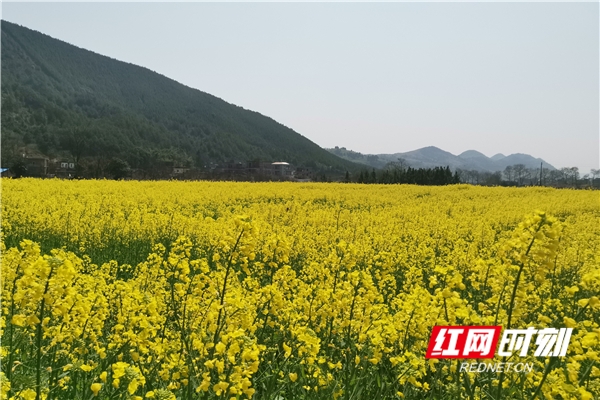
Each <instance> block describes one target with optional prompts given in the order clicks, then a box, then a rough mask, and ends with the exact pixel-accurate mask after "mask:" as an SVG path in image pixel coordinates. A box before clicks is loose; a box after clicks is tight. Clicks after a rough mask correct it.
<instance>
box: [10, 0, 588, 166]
mask: <svg viewBox="0 0 600 400" xmlns="http://www.w3.org/2000/svg"><path fill="white" fill-rule="evenodd" d="M2 18H3V19H6V20H8V21H11V22H15V23H18V24H21V25H24V26H26V27H29V28H32V29H35V30H38V31H40V32H43V33H46V34H48V35H50V36H53V37H55V38H58V39H61V40H64V41H66V42H69V43H71V44H74V45H76V46H79V47H83V48H86V49H89V50H92V51H95V52H97V53H100V54H103V55H107V56H110V57H113V58H116V59H118V60H122V61H127V62H130V63H134V64H138V65H141V66H144V67H147V68H149V69H151V70H153V71H156V72H159V73H161V74H163V75H166V76H168V77H170V78H173V79H175V80H177V81H179V82H181V83H183V84H185V85H188V86H191V87H193V88H197V89H200V90H202V91H205V92H208V93H211V94H213V95H215V96H217V97H220V98H222V99H224V100H226V101H228V102H230V103H234V104H237V105H240V106H242V107H244V108H247V109H251V110H255V111H258V112H260V113H262V114H264V115H267V116H269V117H271V118H273V119H275V120H277V121H279V122H281V123H282V124H284V125H286V126H289V127H290V128H292V129H294V130H295V131H297V132H299V133H300V134H302V135H304V136H306V137H308V138H309V139H311V140H312V141H314V142H316V143H317V144H319V145H320V146H323V147H333V146H336V145H337V146H340V147H341V146H344V147H346V148H348V149H352V150H355V151H360V152H363V153H396V152H404V151H409V150H414V149H417V148H419V147H424V146H437V147H440V148H442V149H444V150H447V151H450V152H452V153H454V154H459V153H461V152H462V151H465V150H468V149H475V150H479V151H481V152H482V153H484V154H486V155H488V156H492V155H494V154H496V153H503V154H505V155H508V154H511V153H529V154H531V155H533V156H535V157H541V158H543V159H545V160H546V161H548V162H549V163H551V164H553V165H554V166H555V167H559V168H560V167H564V166H578V167H579V168H580V169H581V170H582V171H588V170H589V169H590V168H598V167H599V151H600V150H599V148H600V139H599V119H600V115H599V74H600V70H599V46H600V45H599V40H598V38H599V34H600V30H599V5H598V3H597V2H594V3H378V4H365V3H317V4H315V3H250V4H249V3H6V2H4V3H3V4H2Z"/></svg>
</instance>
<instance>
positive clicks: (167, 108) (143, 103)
mask: <svg viewBox="0 0 600 400" xmlns="http://www.w3.org/2000/svg"><path fill="white" fill-rule="evenodd" d="M23 148H27V149H30V150H31V151H38V152H40V153H42V154H44V155H47V156H50V157H67V156H69V157H71V158H74V157H80V158H82V159H92V160H93V159H95V158H102V157H104V158H105V157H119V158H121V159H123V160H126V161H127V162H128V163H129V164H130V165H131V167H133V168H142V169H143V168H146V167H148V166H150V165H152V164H153V163H156V162H158V161H168V160H171V161H175V162H178V163H184V164H187V165H188V166H196V167H200V168H202V167H204V166H205V165H208V164H209V163H219V162H224V161H231V160H234V161H242V162H243V161H249V160H257V159H260V160H264V161H287V162H290V163H292V164H294V165H297V166H306V167H312V168H315V169H318V170H327V169H328V170H332V171H333V170H337V171H345V170H350V171H356V170H357V166H356V165H355V164H354V163H351V162H349V161H347V160H343V159H341V158H339V157H337V156H335V155H333V154H331V153H329V152H327V151H326V150H324V149H321V148H320V147H319V146H317V145H316V144H315V143H313V142H311V141H310V140H308V139H307V138H305V137H303V136H302V135H300V134H298V133H297V132H295V131H293V130H292V129H290V128H287V127H285V126H283V125H281V124H280V123H278V122H276V121H274V120H273V119H271V118H269V117H266V116H264V115H261V114H259V113H257V112H253V111H249V110H245V109H243V108H241V107H238V106H235V105H233V104H230V103H227V102H225V101H223V100H221V99H219V98H217V97H214V96H211V95H210V94H207V93H204V92H201V91H199V90H196V89H192V88H189V87H187V86H185V85H182V84H180V83H178V82H176V81H174V80H172V79H169V78H167V77H165V76H162V75H160V74H157V73H155V72H152V71H150V70H148V69H146V68H143V67H139V66H136V65H132V64H128V63H125V62H121V61H117V60H114V59H111V58H109V57H105V56H102V55H99V54H96V53H93V52H91V51H88V50H84V49H80V48H78V47H75V46H72V45H70V44H68V43H65V42H62V41H60V40H56V39H53V38H51V37H49V36H47V35H44V34H41V33H39V32H36V31H33V30H30V29H27V28H24V27H21V26H18V25H15V24H13V23H10V22H6V21H2V156H3V161H2V164H3V166H5V165H7V163H10V162H12V161H13V160H14V159H16V158H18V157H19V154H20V153H21V152H22V151H23Z"/></svg>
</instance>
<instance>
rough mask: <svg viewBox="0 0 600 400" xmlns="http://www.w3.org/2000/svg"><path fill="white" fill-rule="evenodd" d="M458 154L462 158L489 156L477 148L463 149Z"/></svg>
mask: <svg viewBox="0 0 600 400" xmlns="http://www.w3.org/2000/svg"><path fill="white" fill-rule="evenodd" d="M458 156H459V157H460V158H464V159H469V158H485V159H487V158H488V157H487V156H486V155H485V154H483V153H480V152H478V151H477V150H467V151H463V152H462V153H460V154H459V155H458Z"/></svg>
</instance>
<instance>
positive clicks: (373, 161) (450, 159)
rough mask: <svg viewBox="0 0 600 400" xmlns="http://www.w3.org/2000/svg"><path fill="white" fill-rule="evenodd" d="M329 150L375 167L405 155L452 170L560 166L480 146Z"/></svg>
mask: <svg viewBox="0 0 600 400" xmlns="http://www.w3.org/2000/svg"><path fill="white" fill-rule="evenodd" d="M327 150H329V151H330V152H331V153H333V154H335V155H337V156H339V157H342V158H345V159H347V160H350V161H354V162H359V163H361V164H364V165H368V166H370V167H373V168H383V167H385V165H386V164H387V163H389V162H397V161H398V160H399V159H401V160H403V161H404V162H405V163H406V164H407V166H411V167H413V168H433V167H445V166H449V167H450V169H452V170H457V169H461V170H476V171H481V172H496V171H503V170H504V169H505V168H506V167H508V166H509V165H515V164H523V165H525V167H527V168H532V169H535V168H539V167H540V164H541V165H542V166H543V168H545V169H548V170H554V169H556V168H554V166H552V165H550V164H549V163H547V162H546V161H544V160H542V159H541V158H535V157H533V156H531V155H529V154H521V153H516V154H511V155H509V156H505V155H503V154H496V155H494V156H492V157H487V156H486V155H485V154H482V153H480V152H478V151H476V150H467V151H464V152H462V153H461V154H459V155H454V154H452V153H449V152H447V151H444V150H442V149H440V148H438V147H435V146H428V147H423V148H420V149H417V150H412V151H408V152H405V153H394V154H361V153H358V152H355V151H352V150H347V149H345V148H344V147H341V148H340V147H336V148H333V149H327Z"/></svg>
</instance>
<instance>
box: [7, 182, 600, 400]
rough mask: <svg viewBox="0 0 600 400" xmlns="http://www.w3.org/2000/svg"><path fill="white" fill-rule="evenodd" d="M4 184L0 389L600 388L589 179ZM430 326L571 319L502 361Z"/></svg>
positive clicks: (205, 393) (48, 394) (435, 392)
mask: <svg viewBox="0 0 600 400" xmlns="http://www.w3.org/2000/svg"><path fill="white" fill-rule="evenodd" d="M2 186H3V188H2V292H1V294H2V316H1V320H0V328H1V329H2V332H1V335H2V336H1V338H2V344H1V346H2V347H1V352H0V355H1V357H2V372H1V373H0V385H1V396H2V399H9V398H14V399H36V398H37V399H67V398H69V399H71V398H73V399H75V398H98V399H146V398H152V399H161V400H166V399H198V398H207V399H208V398H228V399H232V398H233V399H241V398H252V397H255V398H310V399H313V398H323V399H330V398H335V399H350V398H394V397H400V398H409V399H422V398H432V399H433V398H436V399H437V398H473V399H475V398H482V399H483V398H494V399H496V398H500V397H504V398H512V397H514V395H515V393H520V394H522V397H523V398H532V397H534V396H539V397H540V398H542V397H545V398H547V399H554V398H563V399H592V398H598V397H599V396H600V367H599V365H598V364H599V362H600V300H599V299H598V297H599V294H600V209H599V199H598V194H597V192H591V191H574V190H554V189H548V188H528V189H518V188H483V187H471V186H466V185H457V186H451V187H415V186H408V185H401V186H400V185H399V186H377V185H369V186H362V185H353V184H291V183H256V184H252V183H219V182H216V183H208V182H201V183H200V182H106V181H104V182H103V181H82V182H69V181H52V180H43V181H42V180H33V179H23V180H10V181H3V182H2ZM537 209H543V210H545V211H544V212H541V211H535V210H537ZM435 325H502V326H503V327H504V328H508V327H512V328H527V327H530V326H533V327H537V328H545V327H554V328H561V327H568V328H574V330H573V335H572V338H571V342H570V346H569V350H568V353H567V356H566V357H560V358H539V357H534V356H533V354H529V355H528V356H527V357H522V358H520V361H521V362H528V363H533V365H534V368H533V370H532V371H531V372H528V373H516V372H506V373H502V374H498V373H494V372H484V373H473V372H465V371H460V370H459V369H458V364H457V362H456V360H454V361H452V360H435V359H433V360H427V359H426V358H425V352H426V349H427V345H428V341H429V335H430V333H431V329H432V327H433V326H435ZM496 361H501V359H500V358H498V360H496ZM511 361H514V360H511Z"/></svg>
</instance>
